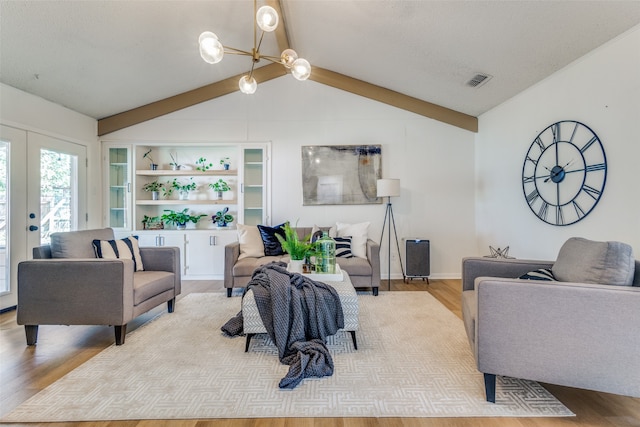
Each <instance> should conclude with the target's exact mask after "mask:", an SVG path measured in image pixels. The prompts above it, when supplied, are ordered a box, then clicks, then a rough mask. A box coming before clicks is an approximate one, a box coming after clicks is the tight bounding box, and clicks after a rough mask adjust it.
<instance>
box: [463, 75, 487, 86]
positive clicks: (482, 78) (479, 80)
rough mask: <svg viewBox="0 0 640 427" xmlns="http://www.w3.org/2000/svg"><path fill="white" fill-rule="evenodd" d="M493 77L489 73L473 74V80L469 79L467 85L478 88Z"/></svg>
mask: <svg viewBox="0 0 640 427" xmlns="http://www.w3.org/2000/svg"><path fill="white" fill-rule="evenodd" d="M492 77H493V76H490V75H489V74H484V73H478V74H476V75H475V76H473V77H472V78H471V80H469V81H468V82H467V83H466V84H467V86H471V87H475V88H478V87H480V86H482V85H484V84H485V83H486V82H488V81H489V80H491V78H492Z"/></svg>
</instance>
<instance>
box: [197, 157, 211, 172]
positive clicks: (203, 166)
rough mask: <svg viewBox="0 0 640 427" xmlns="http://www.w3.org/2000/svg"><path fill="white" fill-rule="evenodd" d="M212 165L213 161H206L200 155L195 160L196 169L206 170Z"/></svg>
mask: <svg viewBox="0 0 640 427" xmlns="http://www.w3.org/2000/svg"><path fill="white" fill-rule="evenodd" d="M212 166H213V163H207V159H206V158H204V157H200V158H199V159H198V160H196V170H198V171H201V172H205V171H208V170H209V169H211V167H212Z"/></svg>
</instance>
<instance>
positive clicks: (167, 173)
mask: <svg viewBox="0 0 640 427" xmlns="http://www.w3.org/2000/svg"><path fill="white" fill-rule="evenodd" d="M136 175H142V176H236V175H238V171H237V170H236V169H230V170H223V169H216V170H208V171H198V170H193V169H190V170H176V171H174V170H172V169H156V170H152V169H139V170H136Z"/></svg>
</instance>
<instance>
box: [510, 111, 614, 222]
mask: <svg viewBox="0 0 640 427" xmlns="http://www.w3.org/2000/svg"><path fill="white" fill-rule="evenodd" d="M606 181H607V157H606V156H605V153H604V147H603V146H602V142H601V141H600V138H598V135H596V134H595V132H594V131H593V130H591V128H589V127H588V126H587V125H585V124H583V123H580V122H576V121H574V120H563V121H560V122H556V123H554V124H552V125H549V126H548V127H547V128H546V129H544V130H543V131H542V132H540V133H539V134H538V136H536V137H535V138H534V140H533V142H532V143H531V145H530V146H529V150H528V151H527V154H526V155H525V158H524V165H523V167H522V191H523V193H524V198H525V201H526V202H527V204H528V205H529V209H531V211H532V212H533V213H534V214H535V215H536V216H537V217H538V218H539V219H541V220H542V221H544V222H546V223H547V224H551V225H559V226H564V225H571V224H575V223H576V222H578V221H580V220H582V218H584V217H586V216H587V215H589V213H590V212H591V211H592V210H593V209H594V208H595V207H596V205H597V204H598V201H599V200H600V198H601V197H602V192H603V191H604V184H605V182H606Z"/></svg>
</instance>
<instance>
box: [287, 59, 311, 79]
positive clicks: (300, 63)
mask: <svg viewBox="0 0 640 427" xmlns="http://www.w3.org/2000/svg"><path fill="white" fill-rule="evenodd" d="M291 74H292V75H293V77H295V78H296V79H298V80H307V79H308V78H309V76H310V75H311V64H309V61H307V60H306V59H304V58H298V59H296V60H295V61H293V64H292V65H291Z"/></svg>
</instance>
